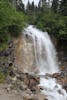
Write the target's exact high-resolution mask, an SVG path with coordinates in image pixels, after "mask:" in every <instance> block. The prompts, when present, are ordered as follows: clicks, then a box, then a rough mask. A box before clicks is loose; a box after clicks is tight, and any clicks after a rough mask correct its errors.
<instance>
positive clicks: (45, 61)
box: [23, 25, 67, 100]
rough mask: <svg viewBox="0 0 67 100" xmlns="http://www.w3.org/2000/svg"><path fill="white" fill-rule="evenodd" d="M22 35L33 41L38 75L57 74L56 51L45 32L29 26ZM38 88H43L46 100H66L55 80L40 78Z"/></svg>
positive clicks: (63, 92)
mask: <svg viewBox="0 0 67 100" xmlns="http://www.w3.org/2000/svg"><path fill="white" fill-rule="evenodd" d="M23 33H24V35H28V36H30V37H31V39H32V40H33V45H34V52H35V61H36V67H37V69H38V71H39V72H38V74H40V75H45V74H46V73H49V74H53V73H56V72H59V68H58V63H57V58H56V51H55V47H54V46H53V44H52V42H51V39H50V37H49V35H48V33H47V32H42V31H40V30H38V29H37V28H35V27H34V26H32V25H30V26H28V27H27V28H26V29H24V32H23ZM40 86H43V88H44V90H43V91H42V93H44V94H45V95H46V96H47V99H48V100H63V99H64V100H67V97H66V95H67V94H66V91H65V90H63V89H62V86H61V85H59V84H57V82H56V80H55V79H52V78H48V79H46V78H44V77H40Z"/></svg>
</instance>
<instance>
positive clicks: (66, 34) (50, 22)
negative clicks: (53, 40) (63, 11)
mask: <svg viewBox="0 0 67 100" xmlns="http://www.w3.org/2000/svg"><path fill="white" fill-rule="evenodd" d="M36 20H37V22H36V24H37V27H38V28H39V29H41V30H43V31H47V32H48V33H49V34H53V35H54V36H56V37H58V38H62V37H63V38H67V17H66V16H60V15H58V14H55V13H54V12H51V11H50V12H47V13H46V14H45V13H42V14H40V15H38V17H37V19H36Z"/></svg>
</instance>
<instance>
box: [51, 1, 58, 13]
mask: <svg viewBox="0 0 67 100" xmlns="http://www.w3.org/2000/svg"><path fill="white" fill-rule="evenodd" d="M58 6H59V0H53V2H52V10H53V11H54V12H55V13H56V12H58Z"/></svg>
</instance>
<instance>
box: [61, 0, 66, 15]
mask: <svg viewBox="0 0 67 100" xmlns="http://www.w3.org/2000/svg"><path fill="white" fill-rule="evenodd" d="M60 12H61V14H62V15H64V16H67V0H62V1H61V5H60Z"/></svg>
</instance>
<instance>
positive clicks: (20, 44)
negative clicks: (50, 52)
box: [15, 35, 36, 72]
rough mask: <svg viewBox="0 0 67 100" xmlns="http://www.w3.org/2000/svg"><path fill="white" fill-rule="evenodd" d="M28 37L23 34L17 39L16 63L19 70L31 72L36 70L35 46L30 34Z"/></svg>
mask: <svg viewBox="0 0 67 100" xmlns="http://www.w3.org/2000/svg"><path fill="white" fill-rule="evenodd" d="M26 37H27V38H24V36H23V35H22V36H21V37H19V38H18V39H17V40H16V41H15V44H16V48H15V64H16V66H17V67H19V70H22V71H23V72H28V71H30V72H31V71H32V69H33V70H34V68H35V67H36V65H35V59H34V58H35V54H34V46H33V43H32V40H31V38H30V37H28V36H26ZM25 39H26V40H25Z"/></svg>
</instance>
